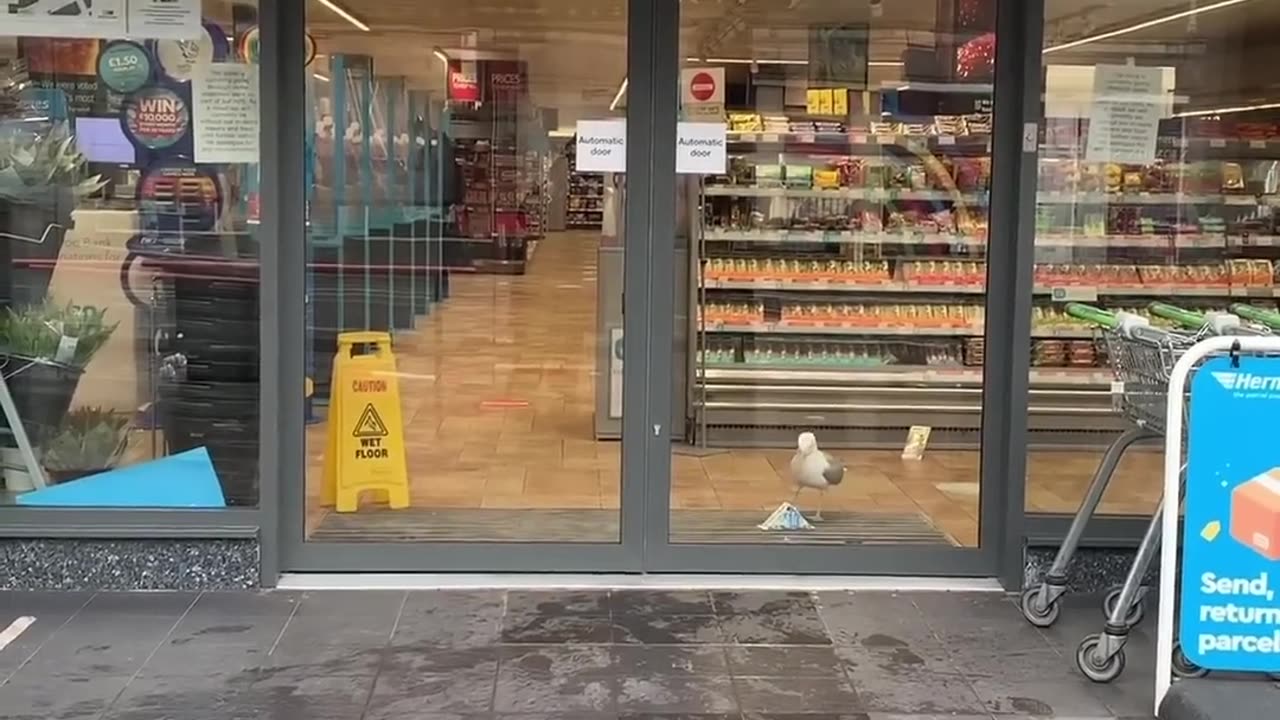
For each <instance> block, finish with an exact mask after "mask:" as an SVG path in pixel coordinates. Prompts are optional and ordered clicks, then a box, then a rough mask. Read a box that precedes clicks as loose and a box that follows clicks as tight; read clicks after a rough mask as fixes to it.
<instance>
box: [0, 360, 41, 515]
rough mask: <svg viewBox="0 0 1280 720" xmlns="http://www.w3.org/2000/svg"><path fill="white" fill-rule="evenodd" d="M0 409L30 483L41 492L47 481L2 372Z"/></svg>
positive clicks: (0, 373) (0, 379) (0, 376)
mask: <svg viewBox="0 0 1280 720" xmlns="http://www.w3.org/2000/svg"><path fill="white" fill-rule="evenodd" d="M0 408H3V409H4V417H5V420H7V421H8V423H9V432H10V433H12V434H13V439H14V441H15V442H16V443H17V445H18V450H19V451H20V452H21V454H22V462H23V464H24V465H26V468H27V472H28V473H30V475H31V483H32V484H33V485H34V486H35V489H36V490H43V489H44V488H46V487H48V486H49V481H48V479H47V478H46V477H45V475H44V468H42V467H40V463H39V462H37V461H36V451H35V448H34V447H33V446H32V445H31V438H29V437H27V428H26V426H25V425H23V424H22V416H21V415H19V414H18V407H17V405H15V404H14V402H13V396H12V395H10V394H9V383H8V380H7V375H6V374H5V373H4V372H0Z"/></svg>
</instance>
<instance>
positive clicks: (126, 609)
mask: <svg viewBox="0 0 1280 720" xmlns="http://www.w3.org/2000/svg"><path fill="white" fill-rule="evenodd" d="M199 596H200V594H199V593H194V592H100V593H98V594H96V595H94V596H93V599H92V600H90V601H89V603H88V604H87V605H85V606H84V609H83V610H81V611H80V614H81V615H98V616H109V617H112V618H122V617H130V616H143V617H147V618H153V619H160V618H165V617H168V618H171V622H172V620H174V619H177V618H179V617H181V616H182V615H183V614H184V613H186V612H187V611H188V610H189V609H190V608H191V606H192V605H193V604H194V603H195V601H196V599H197V598H198V597H199Z"/></svg>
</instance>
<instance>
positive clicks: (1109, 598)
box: [1102, 587, 1147, 627]
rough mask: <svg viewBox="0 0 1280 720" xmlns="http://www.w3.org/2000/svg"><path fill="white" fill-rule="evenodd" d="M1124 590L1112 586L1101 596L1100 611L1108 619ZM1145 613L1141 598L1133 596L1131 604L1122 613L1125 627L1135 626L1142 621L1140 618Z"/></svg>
mask: <svg viewBox="0 0 1280 720" xmlns="http://www.w3.org/2000/svg"><path fill="white" fill-rule="evenodd" d="M1123 591H1124V588H1123V587H1114V588H1111V589H1110V590H1108V591H1107V594H1106V596H1105V597H1103V598H1102V613H1103V615H1105V616H1106V618H1107V619H1108V620H1110V619H1111V614H1112V613H1113V612H1114V611H1115V609H1116V603H1118V602H1120V593H1121V592H1123ZM1146 614H1147V610H1146V607H1145V603H1143V602H1142V599H1141V598H1140V597H1139V598H1135V599H1134V601H1133V604H1132V605H1130V606H1129V611H1128V612H1126V613H1125V614H1124V624H1125V627H1137V625H1138V623H1140V622H1142V618H1143V617H1144V616H1145V615H1146Z"/></svg>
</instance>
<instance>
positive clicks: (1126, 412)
mask: <svg viewBox="0 0 1280 720" xmlns="http://www.w3.org/2000/svg"><path fill="white" fill-rule="evenodd" d="M1148 309H1149V311H1150V313H1151V315H1152V316H1154V317H1157V318H1160V319H1163V320H1165V321H1168V322H1169V323H1171V325H1172V327H1170V328H1168V329H1162V328H1158V327H1154V326H1152V325H1151V323H1150V321H1149V320H1147V319H1146V318H1144V317H1141V316H1139V315H1136V314H1133V313H1126V312H1119V313H1111V312H1108V311H1105V310H1100V309H1098V308H1094V307H1090V306H1087V305H1081V304H1077V303H1072V304H1069V305H1068V306H1067V312H1068V313H1069V314H1071V315H1072V316H1073V317H1077V318H1079V319H1082V320H1086V321H1089V322H1092V323H1094V324H1095V325H1097V326H1098V327H1099V328H1101V329H1102V335H1103V339H1104V341H1105V344H1106V350H1107V356H1108V358H1109V360H1110V363H1111V367H1112V370H1113V372H1114V373H1115V376H1116V382H1115V383H1114V385H1113V392H1112V398H1113V402H1114V405H1115V408H1116V410H1117V411H1118V412H1119V413H1120V414H1122V415H1123V416H1125V417H1126V418H1128V419H1129V420H1130V421H1131V422H1133V424H1134V428H1133V429H1132V430H1129V431H1127V432H1125V433H1123V434H1122V435H1121V436H1120V437H1118V438H1117V439H1116V440H1115V442H1113V443H1112V444H1111V446H1110V447H1109V448H1108V449H1107V452H1106V453H1105V454H1104V456H1103V460H1102V462H1101V463H1100V464H1099V466H1098V469H1097V471H1096V472H1095V473H1094V477H1093V479H1092V480H1091V481H1090V484H1089V489H1088V491H1087V492H1086V494H1085V498H1084V500H1083V502H1082V503H1081V505H1080V509H1079V510H1078V511H1077V513H1076V516H1075V517H1074V518H1073V519H1072V523H1071V527H1070V528H1069V530H1068V532H1067V537H1066V539H1065V540H1064V542H1063V545H1062V547H1061V548H1060V549H1059V551H1058V554H1057V556H1056V557H1055V558H1054V562H1053V565H1052V566H1051V567H1050V570H1049V572H1048V573H1047V574H1046V577H1045V580H1044V582H1042V583H1039V584H1037V585H1033V586H1031V587H1029V588H1027V590H1026V591H1025V592H1024V593H1023V595H1022V602H1021V607H1022V612H1023V615H1024V616H1025V617H1026V618H1027V620H1028V621H1030V622H1032V623H1033V624H1035V625H1037V626H1040V627H1047V626H1049V625H1051V624H1053V622H1054V621H1055V620H1057V617H1058V615H1059V613H1060V609H1061V606H1060V600H1061V598H1062V596H1063V595H1064V594H1065V593H1066V577H1065V576H1066V569H1067V566H1068V564H1069V563H1070V561H1071V558H1072V557H1073V555H1074V554H1075V551H1076V549H1077V547H1078V545H1079V541H1080V537H1081V536H1082V535H1083V533H1084V529H1085V526H1086V525H1087V524H1088V521H1089V519H1090V518H1091V517H1092V515H1093V514H1094V512H1095V511H1096V510H1097V506H1098V503H1099V502H1100V501H1101V499H1102V495H1103V493H1104V492H1105V491H1106V488H1107V485H1108V484H1109V483H1110V481H1111V477H1112V475H1113V474H1114V472H1115V468H1116V466H1117V465H1118V464H1119V461H1120V459H1121V458H1122V457H1123V455H1124V453H1125V451H1127V450H1128V449H1129V448H1130V447H1131V446H1132V445H1133V444H1134V443H1136V442H1138V441H1141V440H1147V439H1158V438H1160V437H1163V435H1164V429H1165V427H1164V425H1165V408H1166V401H1167V393H1168V383H1169V373H1170V372H1171V371H1172V369H1173V365H1174V363H1175V362H1177V360H1178V358H1179V357H1181V355H1182V354H1183V353H1184V352H1186V350H1187V349H1188V348H1190V347H1191V346H1192V345H1194V344H1195V343H1196V342H1198V341H1199V340H1200V339H1202V338H1204V337H1206V336H1209V335H1246V334H1250V335H1252V334H1268V333H1269V332H1270V329H1269V327H1268V326H1266V325H1265V324H1263V323H1261V322H1256V321H1251V322H1250V323H1245V322H1242V320H1241V318H1240V316H1238V315H1236V314H1234V313H1228V312H1210V313H1198V312H1193V311H1188V310H1184V309H1182V308H1179V307H1176V306H1173V305H1168V304H1165V303H1152V304H1151V305H1150V306H1149V308H1148ZM1260 312H1265V311H1260ZM1277 318H1278V319H1280V316H1277ZM1259 319H1260V318H1259ZM1164 501H1165V499H1164V498H1161V501H1160V504H1159V505H1158V506H1157V508H1156V512H1155V513H1154V515H1153V516H1152V521H1151V522H1150V523H1149V524H1148V526H1147V530H1146V532H1145V533H1144V535H1143V539H1142V542H1141V544H1140V545H1139V547H1138V553H1137V556H1136V557H1135V558H1134V561H1133V564H1132V565H1131V566H1130V568H1129V572H1128V574H1127V576H1126V577H1125V581H1124V583H1123V584H1121V585H1120V586H1119V587H1118V588H1114V589H1112V590H1111V591H1109V592H1108V593H1107V594H1106V596H1105V597H1104V599H1103V611H1104V613H1105V615H1106V625H1105V627H1104V629H1103V632H1101V633H1096V634H1093V635H1089V636H1088V637H1086V638H1085V639H1084V640H1083V641H1082V642H1081V643H1080V646H1079V648H1078V649H1077V652H1076V664H1077V665H1078V666H1079V667H1080V670H1081V672H1082V673H1084V675H1085V676H1086V677H1088V678H1089V679H1090V680H1093V681H1095V682H1110V681H1111V680H1114V679H1115V678H1116V677H1119V675H1120V674H1121V673H1122V672H1123V671H1124V645H1125V643H1126V641H1127V638H1128V633H1129V630H1130V629H1131V628H1132V627H1133V626H1134V625H1136V624H1138V623H1139V622H1140V621H1141V620H1142V617H1143V614H1144V602H1143V601H1144V599H1145V596H1146V593H1147V590H1148V588H1147V587H1146V586H1145V585H1144V584H1143V580H1144V578H1145V576H1146V573H1147V570H1148V568H1149V566H1150V564H1151V560H1152V558H1153V557H1154V556H1155V553H1156V550H1157V549H1158V547H1159V542H1160V511H1161V509H1162V507H1163V504H1164ZM1179 501H1180V498H1179ZM1178 656H1181V653H1180V652H1178V653H1177V656H1175V663H1174V666H1175V670H1177V671H1179V673H1180V674H1184V675H1193V674H1196V673H1198V669H1197V668H1195V667H1194V666H1192V665H1191V664H1190V663H1188V662H1187V661H1186V660H1185V658H1180V657H1178Z"/></svg>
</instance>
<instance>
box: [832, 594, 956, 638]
mask: <svg viewBox="0 0 1280 720" xmlns="http://www.w3.org/2000/svg"><path fill="white" fill-rule="evenodd" d="M818 604H819V611H818V612H819V614H820V615H821V616H822V620H823V623H824V625H825V626H826V627H827V629H828V631H829V632H830V634H831V639H832V641H833V642H834V643H836V644H837V645H855V644H860V643H862V642H863V641H864V640H865V639H866V638H868V637H873V638H875V640H873V641H872V642H873V643H874V642H881V643H883V642H899V643H905V644H908V645H911V646H915V647H924V646H925V645H926V644H931V645H933V646H936V647H938V648H939V649H940V648H941V641H940V640H938V639H937V637H936V636H935V635H934V633H933V631H932V630H931V629H930V628H929V626H928V624H927V623H925V620H924V617H923V616H922V615H921V614H920V611H919V610H917V609H916V607H915V605H914V604H913V603H912V602H911V599H910V597H908V594H906V593H891V592H854V593H847V592H846V593H835V592H830V593H820V594H819V595H818Z"/></svg>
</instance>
